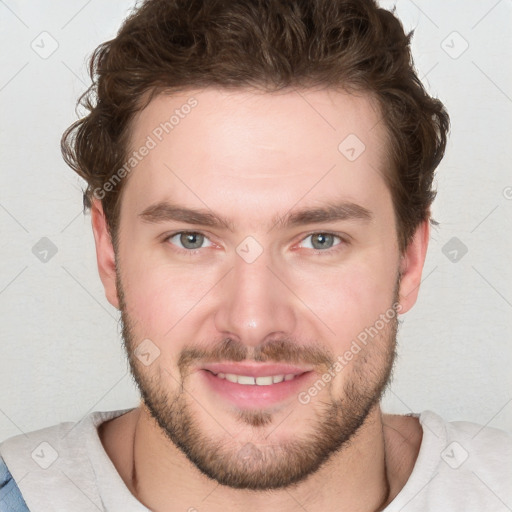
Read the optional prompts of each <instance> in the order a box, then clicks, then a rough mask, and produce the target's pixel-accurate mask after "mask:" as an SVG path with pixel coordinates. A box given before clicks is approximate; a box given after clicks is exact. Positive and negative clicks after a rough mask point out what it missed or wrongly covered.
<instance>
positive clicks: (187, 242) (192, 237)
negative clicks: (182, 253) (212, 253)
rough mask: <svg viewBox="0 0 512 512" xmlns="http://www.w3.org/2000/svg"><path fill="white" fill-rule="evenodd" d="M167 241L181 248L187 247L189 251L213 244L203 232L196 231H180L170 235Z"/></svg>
mask: <svg viewBox="0 0 512 512" xmlns="http://www.w3.org/2000/svg"><path fill="white" fill-rule="evenodd" d="M167 241H169V242H171V243H172V244H174V245H177V246H178V247H179V248H180V249H186V250H189V251H191V250H194V249H202V248H203V247H210V246H211V245H213V244H212V242H210V240H208V238H206V237H205V236H204V235H203V234H202V233H197V232H195V231H180V232H179V233H175V234H174V235H171V236H169V237H168V238H167ZM203 244H206V245H203Z"/></svg>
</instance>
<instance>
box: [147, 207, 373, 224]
mask: <svg viewBox="0 0 512 512" xmlns="http://www.w3.org/2000/svg"><path fill="white" fill-rule="evenodd" d="M138 216H139V217H140V218H141V219H142V220H143V221H144V222H146V223H151V224H158V223H162V222H169V221H177V222H184V223H186V224H192V225H197V226H208V227H212V228H224V229H227V230H229V231H234V230H235V229H234V224H233V222H231V221H230V220H228V219H226V218H224V217H222V216H220V215H217V214H215V213H214V212H212V211H211V210H209V209H195V208H187V207H184V206H180V205H178V204H173V203H170V202H167V201H161V202H159V203H156V204H153V205H151V206H148V207H147V208H146V209H145V210H144V211H143V212H141V213H139V215H138ZM372 219H373V213H372V212H371V211H370V210H368V209H367V208H365V207H363V206H361V205H358V204H356V203H352V202H348V201H342V202H339V203H329V204H326V205H324V206H319V207H313V208H311V207H310V208H303V209H300V210H296V211H290V212H287V213H286V214H285V215H275V216H274V217H273V219H272V223H271V225H272V228H271V229H273V228H274V227H276V226H278V227H280V228H287V227H295V226H301V225H307V224H316V223H320V222H335V221H347V220H357V221H362V222H370V221H371V220H372Z"/></svg>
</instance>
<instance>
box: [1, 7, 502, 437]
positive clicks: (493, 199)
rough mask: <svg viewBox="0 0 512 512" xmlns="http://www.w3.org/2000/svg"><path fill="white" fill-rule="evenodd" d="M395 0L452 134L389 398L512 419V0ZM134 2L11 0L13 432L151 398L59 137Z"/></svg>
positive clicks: (8, 349) (7, 392)
mask: <svg viewBox="0 0 512 512" xmlns="http://www.w3.org/2000/svg"><path fill="white" fill-rule="evenodd" d="M395 3H396V5H397V13H398V14H399V16H400V17H401V19H402V20H403V22H404V24H405V26H406V28H407V29H411V28H413V27H415V36H414V38H413V50H414V55H415V62H416V66H417V68H418V70H419V75H420V77H422V78H423V80H424V82H425V83H426V84H427V87H428V89H429V91H430V92H431V93H432V94H434V95H437V96H439V97H440V98H441V99H442V100H443V101H444V102H445V104H446V106H447V108H448V110H449V113H450V115H451V119H452V133H451V138H450V142H449V145H448V149H447V155H446V157H445V160H444V161H443V163H442V164H441V166H440V168H439V170H438V174H437V180H436V183H437V187H438V190H439V193H438V197H437V199H436V201H435V204H434V208H433V214H434V218H435V219H437V220H438V221H439V222H440V223H441V226H440V227H439V228H438V229H437V230H434V231H433V233H432V240H431V243H430V248H429V253H428V257H427V261H426V264H425V269H424V282H423V284H422V290H421V293H420V298H419V300H418V303H417V305H416V306H415V308H414V309H413V311H411V312H410V313H407V314H406V315H404V316H402V319H403V325H402V327H401V330H400V334H399V345H400V347H399V359H398V361H397V367H396V371H395V378H394V382H393V385H392V387H391V389H390V390H389V392H388V393H387V395H386V398H385V409H387V410H388V411H394V412H400V413H402V412H410V411H421V410H424V409H431V410H434V411H436V412H438V413H440V414H441V415H442V416H444V417H445V418H446V419H448V420H456V419H466V420H471V421H475V422H478V423H481V424H489V425H491V426H495V427H498V428H505V429H508V430H512V402H511V400H512V372H511V368H512V343H511V341H512V340H511V331H512V289H511V283H512V269H511V265H510V256H511V254H512V235H511V232H512V229H511V228H512V222H511V219H512V173H511V170H510V162H511V160H512V158H511V157H512V154H511V153H512V149H511V147H512V144H511V137H510V136H511V119H512V85H511V84H512V80H511V79H512V71H511V69H512V68H511V64H510V62H511V53H512V52H511V50H512V48H511V46H512V36H511V31H510V26H511V20H512V2H511V1H510V0H501V1H497V0H478V1H476V0H472V1H467V0H465V1H463V0H459V1H450V2H447V1H445V0H435V1H434V0H429V1H419V0H417V1H416V2H413V1H410V0H399V1H398V2H394V1H393V2H391V1H385V2H382V4H383V6H385V7H392V6H393V5H394V4H395ZM131 5H132V1H128V0H123V1H120V0H117V1H115V2H101V1H99V0H89V1H84V0H72V1H71V0H66V1H64V0H61V1H60V2H46V1H42V0H38V1H35V0H31V1H30V2H29V1H28V0H25V1H16V0H0V25H1V31H0V47H1V48H2V52H1V56H0V59H1V62H0V108H1V112H0V119H1V127H0V130H1V131H0V137H1V139H0V143H1V161H0V168H1V188H0V230H1V235H2V236H1V241H0V251H1V268H0V311H1V315H2V317H1V322H0V342H1V344H0V387H1V398H0V440H2V439H4V438H6V437H9V436H11V435H15V434H18V433H20V432H27V431H30V430H33V429H35V428H40V427H43V426H47V425H51V424H54V423H57V422H60V421H67V420H73V421H75V420H78V419H80V418H81V417H82V416H83V415H85V414H87V413H88V412H90V411H92V410H109V409H121V408H125V407H131V406H135V405H136V404H137V402H138V395H137V391H136V389H135V387H134V385H133V383H132V381H131V377H130V374H129V372H128V367H127V364H126V361H125V356H124V353H123V350H122V343H121V337H120V334H119V328H118V313H117V310H115V309H114V308H112V307H111V306H110V305H109V304H108V302H107V301H106V299H105V297H104V293H103V289H102V286H101V282H100V280H99V277H98V274H97V269H96V261H95V253H94V243H93V237H92V232H91V228H90V216H89V215H87V216H85V217H84V216H83V215H82V211H81V204H82V203H81V201H82V195H81V189H82V187H83V183H82V182H81V181H80V180H79V179H78V178H77V177H76V176H75V174H74V173H73V172H72V171H71V170H69V169H68V168H67V167H66V166H65V164H64V162H63V161H62V159H61V156H60V149H59V139H60V136H61V134H62V132H63V130H64V129H65V128H66V127H67V126H68V125H69V124H70V123H71V122H72V121H74V120H75V119H76V116H75V113H74V105H75V102H76V99H77V97H78V96H79V94H80V93H82V92H83V91H84V90H85V88H86V86H87V84H88V83H89V79H88V76H87V73H86V57H87V56H88V55H90V53H91V52H92V50H93V49H94V48H95V47H96V46H97V45H98V44H99V43H100V42H103V41H104V40H106V39H109V38H111V37H113V36H114V35H115V31H116V30H117V28H118V26H119V24H120V21H121V20H122V19H123V18H124V16H125V15H126V14H127V12H128V10H129V8H130V6H131ZM44 32H46V33H47V34H45V33H44ZM454 32H456V33H454ZM42 33H43V34H42ZM56 45H58V47H57V48H56V49H55V48H54V47H55V46H56ZM466 45H468V47H467V49H466V50H465V51H464V52H463V50H464V49H465V47H466ZM54 49H55V51H54V52H53V53H52V54H51V55H49V54H50V53H51V51H52V50H54ZM43 237H46V238H48V239H49V240H51V242H52V243H53V244H54V245H55V247H56V249H57V253H56V254H55V255H53V256H52V255H51V252H50V253H48V254H47V258H49V259H48V261H47V262H42V261H40V259H39V258H38V257H36V255H35V254H34V253H33V252H32V249H33V247H34V246H35V245H36V244H37V243H38V242H39V241H40V239H41V238H43ZM453 237H456V238H457V239H458V241H457V240H455V241H453V240H452V241H451V242H450V240H451V239H452V238H453ZM449 242H450V244H455V245H453V247H452V245H448V246H446V244H447V243H449ZM461 244H464V246H465V247H467V254H464V255H463V256H462V257H461V255H462V252H461V247H462V245H461ZM443 247H445V252H446V253H447V255H445V254H444V253H443ZM453 250H455V251H456V252H451V253H450V252H449V251H453ZM43 255H44V254H43V253H40V257H42V256H43ZM50 256H52V257H50ZM450 258H451V259H453V258H460V259H459V261H457V262H453V261H451V260H450Z"/></svg>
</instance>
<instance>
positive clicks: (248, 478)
mask: <svg viewBox="0 0 512 512" xmlns="http://www.w3.org/2000/svg"><path fill="white" fill-rule="evenodd" d="M398 287H399V280H398V282H397V284H396V287H395V292H394V301H393V303H397V302H398V300H397V299H398ZM117 290H118V297H119V304H120V310H121V322H122V336H123V340H124V345H125V348H126V351H127V355H128V361H129V364H130V368H131V372H132V377H133V379H134V381H135V383H136V385H137V387H138V389H139V392H140V394H141V398H142V401H143V404H144V405H145V407H146V408H147V410H148V411H149V413H150V414H151V416H152V417H153V418H154V420H155V421H156V422H157V424H158V425H159V426H160V428H161V429H162V432H163V433H164V434H165V436H166V437H167V438H168V439H169V440H170V441H171V442H172V443H173V444H174V445H175V446H176V447H177V448H179V449H180V450H181V451H182V452H183V454H184V455H185V456H186V457H187V458H188V460H189V461H190V462H192V463H193V464H194V466H195V467H196V468H197V469H199V470H200V471H201V472H202V473H203V474H204V475H206V476H207V477H209V478H211V479H213V480H215V481H217V482H218V483H219V484H221V485H225V486H228V487H231V488H235V489H248V490H255V491H261V490H271V489H280V488H286V487H289V486H293V485H294V484H298V483H300V482H301V481H303V480H305V479H306V478H307V477H308V476H310V475H312V474H314V473H315V472H316V471H318V470H319V469H320V467H321V466H322V465H324V464H325V463H327V462H328V460H329V459H330V458H331V457H332V456H333V455H334V454H336V453H337V452H340V451H341V450H343V449H344V447H346V446H347V443H348V441H349V440H351V439H353V438H354V436H355V435H356V434H357V432H358V431H359V430H360V428H361V427H362V426H363V424H364V423H365V421H366V420H367V419H368V417H369V414H370V412H371V411H372V410H373V409H374V408H375V406H376V405H377V404H378V403H379V402H380V399H381V397H382V394H383V392H384V390H385V389H386V387H387V385H388V383H389V381H390V379H391V374H392V369H393V364H394V360H395V350H396V337H397V333H398V326H399V323H398V318H397V316H396V315H395V316H394V317H393V318H392V319H391V320H390V321H389V323H387V324H386V325H385V327H384V328H383V329H382V331H381V332H380V333H379V335H378V336H376V337H375V338H374V339H372V340H371V342H370V343H368V345H367V346H366V347H365V348H364V349H363V350H362V351H361V352H360V353H359V354H357V355H355V357H354V359H353V360H352V361H351V362H350V363H349V364H350V365H353V366H352V368H351V369H350V370H351V373H349V374H348V375H349V376H350V380H348V381H346V382H345V383H344V385H343V390H342V393H341V395H340V396H334V395H333V387H332V382H336V379H334V380H333V381H331V385H329V386H327V387H326V388H325V389H324V390H322V393H326V394H325V395H323V396H322V399H321V400H317V401H315V402H313V401H312V402H311V403H310V404H308V405H307V406H308V407H311V408H312V409H313V411H314V414H313V417H312V418H311V419H308V421H307V424H305V425H304V431H303V433H302V434H301V435H300V436H297V437H296V438H295V439H293V440H289V441H285V442H281V443H278V444H272V443H271V441H270V442H268V441H267V442H266V443H264V444H263V443H258V444H254V443H252V442H246V443H244V442H240V441H237V442H234V441H233V440H232V439H230V437H229V434H226V435H225V436H224V437H223V438H217V439H215V438H213V437H212V436H211V435H209V434H208V432H206V431H205V429H204V428H202V426H201V422H200V421H199V419H198V418H197V414H195V412H194V410H193V408H192V407H191V405H192V404H194V403H195V401H194V399H193V398H191V397H190V396H189V394H188V393H187V391H186V388H187V386H186V384H187V380H186V377H187V373H186V372H184V374H185V375H184V376H183V374H182V380H181V382H180V385H179V386H178V389H177V390H176V391H170V390H169V389H168V388H167V387H166V386H165V385H164V383H163V382H162V381H161V380H160V379H159V378H158V377H156V376H155V375H156V374H155V373H153V374H152V375H148V374H147V371H144V368H145V367H144V366H143V365H141V363H140V361H139V360H138V359H137V357H136V356H135V355H134V350H135V348H136V345H137V342H136V341H137V339H136V336H135V334H134V328H133V326H134V322H133V321H132V319H131V318H130V316H129V314H128V311H127V307H126V303H125V296H124V292H123V288H122V285H121V280H120V278H119V273H118V276H117ZM391 307H392V306H390V308H391ZM284 346H287V345H284ZM224 347H228V349H227V352H223V348H224ZM282 347H283V343H281V344H279V343H277V344H275V346H274V347H270V351H271V352H272V353H273V354H275V356H276V360H279V359H280V358H279V357H277V356H278V355H279V352H280V349H281V348H282ZM223 348H221V352H220V353H222V354H224V355H227V353H231V354H237V353H238V354H239V357H234V358H231V359H230V358H228V359H227V360H243V358H242V355H240V353H242V352H243V353H246V350H245V347H240V346H237V345H233V342H232V340H229V339H228V340H225V343H224V344H223ZM230 351H231V352H230ZM224 360H225V359H224ZM280 360H283V359H280ZM344 371H345V373H346V370H345V369H344ZM344 371H342V372H341V374H342V375H343V374H344ZM158 375H160V376H161V375H167V376H169V379H167V382H169V381H172V380H173V379H172V378H170V374H169V372H166V371H165V369H160V372H159V373H158ZM343 378H344V377H343ZM327 396H328V398H327ZM295 407H297V408H303V407H306V405H303V404H301V403H299V401H297V402H296V405H295ZM273 417H274V415H273V414H272V413H271V412H269V411H268V410H239V411H238V412H237V414H236V420H237V422H238V423H239V424H243V423H244V424H246V425H249V426H251V427H252V428H253V429H258V428H260V429H262V428H264V427H267V426H269V425H271V424H272V422H273ZM289 418H292V421H293V411H292V413H291V414H290V415H289ZM289 418H287V420H288V419H289ZM212 421H215V419H212ZM217 421H218V420H217ZM280 429H282V425H281V426H280Z"/></svg>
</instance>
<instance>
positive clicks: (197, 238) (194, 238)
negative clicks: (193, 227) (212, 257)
mask: <svg viewBox="0 0 512 512" xmlns="http://www.w3.org/2000/svg"><path fill="white" fill-rule="evenodd" d="M180 242H181V243H182V245H183V247H185V248H186V249H197V248H199V247H201V245H202V244H203V235H200V234H199V233H184V234H182V235H181V237H180Z"/></svg>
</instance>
